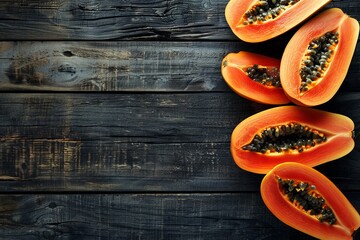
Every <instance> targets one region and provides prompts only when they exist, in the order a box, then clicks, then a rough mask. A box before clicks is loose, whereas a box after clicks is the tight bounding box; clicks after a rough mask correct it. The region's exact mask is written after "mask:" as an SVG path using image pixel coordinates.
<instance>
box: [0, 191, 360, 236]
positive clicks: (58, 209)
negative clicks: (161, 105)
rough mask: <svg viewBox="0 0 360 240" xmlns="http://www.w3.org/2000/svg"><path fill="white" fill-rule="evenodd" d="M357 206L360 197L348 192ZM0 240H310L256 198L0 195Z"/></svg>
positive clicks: (249, 195) (243, 195)
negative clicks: (278, 218) (284, 222)
mask: <svg viewBox="0 0 360 240" xmlns="http://www.w3.org/2000/svg"><path fill="white" fill-rule="evenodd" d="M345 194H346V195H347V197H348V198H349V200H350V201H351V202H352V203H353V204H354V205H356V206H358V207H360V193H359V192H350V193H346V192H345ZM0 202H1V205H0V233H1V235H0V239H6V240H33V239H34V240H35V239H37V240H39V239H43V240H50V239H54V240H55V239H56V240H58V239H84V240H85V239H86V240H88V239H90V240H92V239H117V240H118V239H124V240H130V239H149V240H150V239H151V240H153V239H174V240H176V239H178V240H182V239H184V240H185V239H186V240H193V239H194V240H195V239H224V240H226V239H257V240H274V239H277V240H289V239H298V240H310V239H313V238H311V237H309V236H307V235H305V234H303V233H301V232H298V231H296V230H294V229H291V228H290V227H288V226H285V225H284V224H283V223H281V222H280V221H279V220H277V219H275V217H274V216H273V215H271V214H270V212H269V211H268V210H267V208H266V207H265V205H264V204H263V202H262V199H261V197H260V194H258V193H236V194H196V195H195V194H146V195H144V194H120V195H118V194H111V195H109V194H71V195H61V194H51V195H43V194H34V195H8V196H0Z"/></svg>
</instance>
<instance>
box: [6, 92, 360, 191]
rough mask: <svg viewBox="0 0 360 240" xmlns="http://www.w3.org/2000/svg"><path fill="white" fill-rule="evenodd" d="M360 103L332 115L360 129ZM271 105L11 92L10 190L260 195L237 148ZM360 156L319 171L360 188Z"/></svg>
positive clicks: (226, 98) (337, 107)
mask: <svg viewBox="0 0 360 240" xmlns="http://www.w3.org/2000/svg"><path fill="white" fill-rule="evenodd" d="M359 98H360V95H359V93H346V94H345V93H344V94H340V95H338V96H337V97H336V98H335V99H333V100H332V101H331V102H330V103H329V104H327V105H324V106H323V107H322V109H325V110H329V111H332V112H337V113H342V114H344V115H346V116H349V117H350V118H352V119H353V120H354V122H355V123H356V126H358V124H359V123H360V115H359V111H357V109H359V107H360V106H359V104H360V101H359ZM344 106H347V107H346V108H344ZM269 107H270V106H264V105H261V104H256V103H253V102H250V101H247V100H245V99H243V98H241V97H239V96H237V95H235V94H233V93H212V94H206V93H186V94H185V93H182V94H180V93H178V94H172V93H161V94H159V93H156V94H152V93H139V94H134V93H129V94H124V93H123V94H115V93H113V94H80V93H78V94H67V93H62V94H60V93H57V94H50V93H47V94H45V93H42V94H41V93H39V94H30V93H25V94H20V93H18V94H13V93H3V94H1V95H0V109H1V111H0V135H1V136H2V137H1V141H0V156H1V161H0V176H1V177H0V181H1V182H2V183H3V185H2V186H3V188H2V189H3V191H20V192H21V191H32V190H34V191H97V190H100V189H101V190H103V191H125V192H127V191H150V192H154V191H185V192H186V191H187V192H192V191H203V192H212V191H229V192H233V191H255V190H257V189H258V186H259V183H260V181H261V175H255V174H250V173H247V172H245V171H243V170H240V169H238V168H237V166H236V165H235V164H234V162H233V160H232V158H231V155H230V152H229V144H230V143H229V141H230V135H231V133H232V130H233V128H234V127H235V126H236V125H237V124H238V123H239V122H240V121H241V120H242V119H244V118H246V117H248V116H250V115H252V114H254V113H256V112H259V111H261V110H264V109H267V108H269ZM358 131H359V129H358V128H357V130H356V134H357V135H358V134H359V133H358ZM357 141H359V138H357ZM359 150H360V149H359V148H356V149H355V150H354V151H353V152H352V153H351V154H349V155H347V156H346V157H344V158H342V159H339V160H337V161H334V162H332V163H327V164H324V165H323V166H319V170H321V171H322V172H324V174H326V175H327V176H328V177H329V178H331V180H333V181H334V182H335V183H336V184H338V186H340V187H341V188H342V189H343V190H356V191H357V190H359V186H360V178H359V174H358V172H359V171H360V165H359V161H358V159H359V157H360V151H359Z"/></svg>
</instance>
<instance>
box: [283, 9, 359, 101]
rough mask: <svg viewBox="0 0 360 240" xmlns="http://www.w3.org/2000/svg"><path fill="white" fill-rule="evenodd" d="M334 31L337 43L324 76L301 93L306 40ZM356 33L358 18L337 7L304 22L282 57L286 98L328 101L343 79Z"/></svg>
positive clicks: (351, 55)
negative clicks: (302, 60) (301, 75)
mask: <svg viewBox="0 0 360 240" xmlns="http://www.w3.org/2000/svg"><path fill="white" fill-rule="evenodd" d="M334 30H338V31H339V44H338V45H337V47H336V51H335V52H334V55H333V58H332V61H331V63H330V64H329V66H328V68H327V70H326V72H325V75H324V77H323V79H321V81H319V82H318V84H317V85H316V86H315V87H313V88H312V89H309V90H308V91H306V92H305V93H300V84H301V79H300V74H299V71H300V64H301V59H302V57H303V55H304V53H305V51H306V49H307V47H308V44H309V42H310V41H312V40H313V39H314V38H317V37H320V36H321V35H322V34H325V33H326V32H328V31H334ZM358 35H359V23H358V21H357V20H355V19H353V18H351V17H349V16H348V15H346V14H344V13H343V11H342V10H341V9H339V8H331V9H328V10H326V11H324V12H322V13H321V14H319V15H318V16H316V17H315V18H313V19H311V20H310V21H309V22H307V23H306V24H305V25H303V26H302V27H301V28H300V29H299V30H298V31H297V32H296V33H295V34H294V36H293V37H292V38H291V39H290V41H289V42H288V44H287V46H286V48H285V50H284V53H283V56H282V58H281V65H280V80H281V84H282V86H283V89H284V91H285V94H286V95H287V96H288V98H289V99H290V100H291V101H292V102H293V103H295V104H297V105H300V106H309V107H310V106H317V105H320V104H323V103H326V102H328V101H329V100H330V99H331V98H332V97H333V96H334V95H335V94H336V92H337V91H338V90H339V88H340V86H341V84H342V83H343V81H344V80H345V77H346V75H347V72H348V69H349V67H350V63H351V60H352V57H353V54H354V52H355V48H356V43H357V40H358ZM294 69H298V70H294Z"/></svg>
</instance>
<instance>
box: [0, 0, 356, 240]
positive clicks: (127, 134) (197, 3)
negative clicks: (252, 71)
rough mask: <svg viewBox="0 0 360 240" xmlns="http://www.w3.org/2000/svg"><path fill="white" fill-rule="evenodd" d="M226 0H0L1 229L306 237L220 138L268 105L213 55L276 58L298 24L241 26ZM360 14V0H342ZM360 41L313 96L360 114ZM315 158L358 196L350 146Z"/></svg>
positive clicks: (9, 235)
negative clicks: (235, 86) (246, 37)
mask: <svg viewBox="0 0 360 240" xmlns="http://www.w3.org/2000/svg"><path fill="white" fill-rule="evenodd" d="M226 4H227V0H167V1H165V0H157V1H155V0H146V1H145V0H142V1H140V0H104V1H95V0H89V1H85V0H15V1H14V0H11V1H8V0H0V40H1V42H0V91H1V93H0V239H6V240H8V239H14V240H22V239H24V240H25V239H26V240H32V239H48V240H49V239H183V240H184V239H237V240H238V239H249V240H253V239H261V240H265V239H267V240H272V239H279V240H285V239H297V240H299V239H300V240H302V239H304V240H305V239H307V240H310V239H312V238H311V237H309V236H307V235H305V234H302V233H300V232H298V231H296V230H294V229H291V228H290V227H288V226H286V225H284V224H283V223H281V222H280V221H279V220H277V219H276V218H275V217H274V216H273V215H272V214H271V213H270V212H269V211H268V210H267V208H266V207H265V205H264V204H263V202H262V200H261V197H260V194H259V185H260V182H261V179H262V177H263V175H257V174H252V173H248V172H245V171H243V170H241V169H239V168H238V167H237V166H236V165H235V163H234V162H233V160H232V158H231V155H230V152H229V139H230V135H231V132H232V130H233V128H234V127H235V126H236V125H237V124H238V123H239V122H240V121H241V120H243V119H244V118H246V117H248V116H250V115H252V114H254V113H257V112H259V111H261V110H264V109H267V108H270V107H271V106H266V105H261V104H257V103H253V102H250V101H248V100H245V99H243V98H241V97H239V96H237V95H235V94H234V93H233V92H232V91H231V90H230V89H229V88H228V87H227V85H226V84H225V83H224V81H223V79H222V77H221V74H220V64H221V60H222V58H223V57H224V56H225V55H226V54H227V53H229V52H238V51H240V50H247V51H252V52H257V53H261V54H266V55H269V56H273V57H278V58H280V57H281V55H282V51H283V49H284V47H285V45H286V43H287V41H288V40H289V39H290V37H291V36H292V35H293V34H294V32H295V31H296V29H297V28H298V27H297V28H295V29H293V30H291V31H290V32H288V33H286V34H284V35H282V36H280V37H278V38H276V39H273V40H270V41H267V42H264V43H258V44H249V43H244V42H242V41H240V40H238V39H237V38H236V37H235V36H234V35H233V34H232V32H231V30H230V29H229V28H228V26H227V24H226V21H225V18H224V8H225V6H226ZM330 7H339V8H341V9H343V11H344V12H346V13H348V14H349V15H351V16H352V17H354V18H356V19H360V2H359V1H358V0H342V1H340V0H338V1H333V2H331V3H330V4H328V5H327V6H326V7H325V9H327V8H330ZM359 62H360V49H359V45H358V46H357V49H356V52H355V55H354V57H353V60H352V64H351V67H350V69H349V72H348V75H347V78H346V80H345V82H344V83H343V85H342V87H341V89H340V91H339V92H338V93H337V94H336V96H335V97H334V98H333V99H332V100H331V101H330V102H328V103H327V104H324V105H323V106H320V107H318V108H320V109H325V110H329V111H332V112H337V113H341V114H345V115H347V116H349V117H350V118H352V119H353V121H354V122H355V124H356V126H357V129H356V130H357V134H359V132H358V131H359V124H360V110H359V109H360V92H359V91H360V82H359V79H360V70H359ZM358 139H359V138H357V146H356V147H355V149H354V151H352V152H351V153H350V154H349V155H347V156H346V157H343V158H342V159H339V160H337V161H333V162H330V163H326V164H323V165H321V166H318V167H317V168H316V169H318V170H320V171H321V172H323V173H324V174H325V175H326V176H328V177H329V178H330V179H331V180H332V181H333V182H334V183H335V184H336V185H337V186H338V187H339V188H340V189H341V190H342V191H343V192H344V194H345V195H346V196H347V197H348V199H349V200H350V201H351V202H352V203H353V205H354V206H355V207H356V208H357V210H360V148H359V144H360V143H359V142H358Z"/></svg>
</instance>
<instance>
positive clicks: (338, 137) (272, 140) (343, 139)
mask: <svg viewBox="0 0 360 240" xmlns="http://www.w3.org/2000/svg"><path fill="white" fill-rule="evenodd" d="M353 130H354V123H353V121H352V120H351V119H350V118H348V117H346V116H344V115H340V114H336V113H330V112H326V111H321V110H317V109H312V108H306V107H299V106H281V107H275V108H272V109H268V110H265V111H262V112H259V113H257V114H254V115H252V116H250V117H248V118H246V119H245V120H243V121H242V122H240V123H239V124H238V125H237V126H236V127H235V129H234V131H233V133H232V136H231V146H230V149H231V154H232V156H233V159H234V161H235V162H236V164H237V165H238V166H239V167H240V168H242V169H244V170H247V171H250V172H254V173H261V174H264V173H267V172H268V171H270V170H271V169H272V168H273V167H275V166H276V165H278V164H280V163H283V162H299V163H303V164H305V165H308V166H311V167H314V166H317V165H319V164H322V163H325V162H329V161H332V160H335V159H338V158H340V157H342V156H345V155H346V154H348V153H349V152H350V151H352V149H353V148H354V145H355V143H354V139H353Z"/></svg>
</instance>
